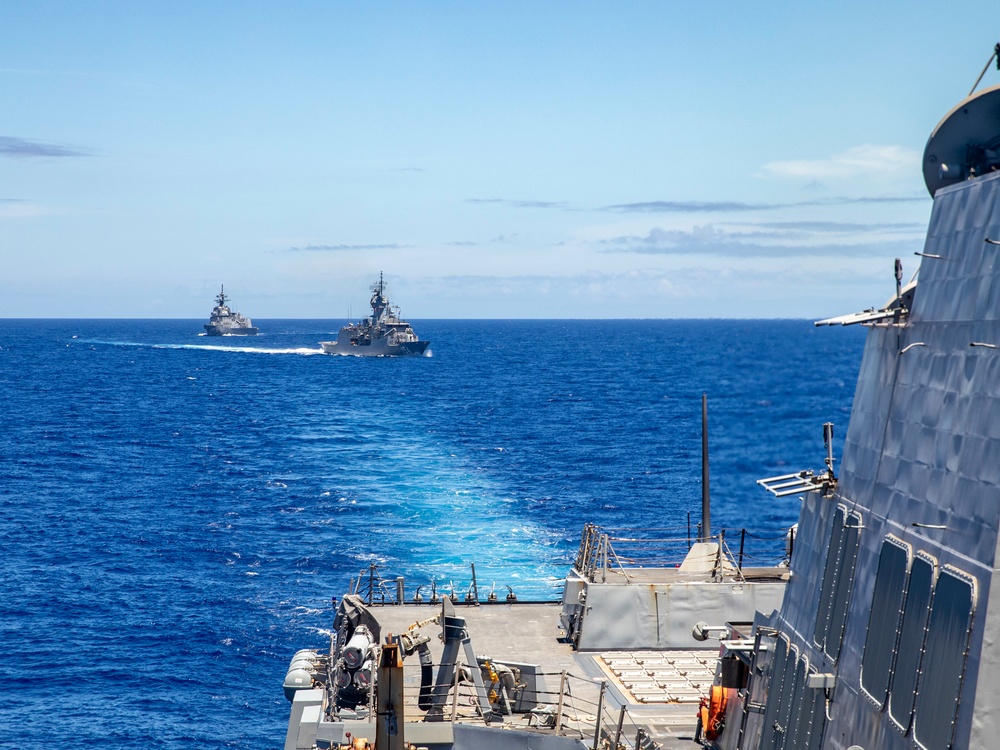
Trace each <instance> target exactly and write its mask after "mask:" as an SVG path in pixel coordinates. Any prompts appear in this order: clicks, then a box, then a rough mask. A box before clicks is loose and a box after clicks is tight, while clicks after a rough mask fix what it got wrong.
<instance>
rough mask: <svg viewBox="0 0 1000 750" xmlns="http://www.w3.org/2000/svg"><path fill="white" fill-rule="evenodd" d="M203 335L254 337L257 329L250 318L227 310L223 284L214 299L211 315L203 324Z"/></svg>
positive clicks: (226, 298) (227, 301) (227, 304)
mask: <svg viewBox="0 0 1000 750" xmlns="http://www.w3.org/2000/svg"><path fill="white" fill-rule="evenodd" d="M205 333H206V334H207V335H209V336H256V335H257V333H258V329H257V328H256V327H254V324H253V321H252V320H250V318H247V317H245V316H243V315H240V314H239V313H238V312H233V311H232V310H230V309H229V298H228V297H227V296H226V286H225V284H223V285H222V288H221V289H220V290H219V294H218V296H216V298H215V307H213V308H212V315H211V317H210V318H209V320H208V322H207V323H206V324H205Z"/></svg>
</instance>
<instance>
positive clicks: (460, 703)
mask: <svg viewBox="0 0 1000 750" xmlns="http://www.w3.org/2000/svg"><path fill="white" fill-rule="evenodd" d="M440 666H442V665H440V664H435V665H434V671H435V673H436V672H437V671H438V668H439V667H440ZM449 666H453V667H454V670H453V672H454V675H455V681H454V683H453V684H452V686H451V688H450V689H449V691H448V695H447V700H446V701H444V703H443V705H442V706H440V708H439V710H437V711H436V712H425V711H424V710H422V709H420V708H419V704H420V701H421V688H420V686H419V685H417V684H415V683H413V682H410V681H406V682H404V686H403V703H404V715H405V718H406V721H432V722H433V721H439V722H451V723H489V724H490V725H492V726H509V727H511V728H515V729H522V730H528V731H537V732H540V733H544V734H557V735H560V736H564V737H576V738H579V739H580V740H581V741H583V742H584V744H585V745H587V747H592V748H595V750H596V749H597V748H608V749H610V750H653V748H655V747H656V745H655V743H653V741H652V740H651V738H650V736H649V733H648V730H647V729H646V728H644V727H643V726H641V725H640V724H638V723H637V722H636V721H635V720H634V718H633V717H632V716H631V714H630V713H629V711H628V706H627V704H623V703H621V702H620V701H619V700H618V698H617V697H616V694H615V692H614V691H612V690H609V689H608V685H609V683H608V681H607V680H604V679H592V678H589V677H580V676H578V675H575V674H573V673H571V672H568V671H562V672H535V673H534V677H535V679H536V681H535V683H534V687H533V690H532V691H531V692H532V696H533V701H532V703H534V704H535V705H534V708H532V709H531V710H530V711H526V712H520V713H514V712H513V711H512V707H513V706H514V705H515V699H516V696H515V695H508V694H507V691H506V689H505V688H503V687H502V686H497V685H494V686H493V691H492V692H490V699H491V700H493V701H494V702H493V703H492V706H491V709H492V710H491V711H490V712H489V715H488V716H486V715H484V712H483V710H482V707H481V705H480V700H481V699H480V697H479V694H478V692H477V689H476V686H475V684H474V683H473V682H472V680H471V679H470V674H471V672H470V670H471V669H478V668H479V667H478V666H475V667H469V666H468V665H466V664H464V663H458V664H455V665H449ZM547 686H551V687H547ZM522 687H523V686H522ZM487 690H488V691H490V688H487ZM366 709H367V711H368V712H369V714H370V715H371V713H372V712H374V710H375V689H374V684H372V685H371V686H370V690H369V693H368V701H367V706H366ZM691 723H692V731H693V729H694V726H693V725H694V723H695V722H694V718H693V717H692V722H691Z"/></svg>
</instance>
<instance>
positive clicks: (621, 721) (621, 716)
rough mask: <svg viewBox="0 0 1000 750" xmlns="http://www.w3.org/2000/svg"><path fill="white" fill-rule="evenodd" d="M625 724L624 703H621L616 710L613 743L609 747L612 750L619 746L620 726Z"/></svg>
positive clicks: (620, 737) (620, 740) (620, 738)
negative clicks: (616, 723)
mask: <svg viewBox="0 0 1000 750" xmlns="http://www.w3.org/2000/svg"><path fill="white" fill-rule="evenodd" d="M624 725H625V704H624V703H623V704H622V707H621V710H620V711H619V712H618V729H616V730H615V744H613V745H612V746H611V747H613V748H614V750H618V748H619V747H621V742H622V727H623V726H624Z"/></svg>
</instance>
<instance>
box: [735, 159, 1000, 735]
mask: <svg viewBox="0 0 1000 750" xmlns="http://www.w3.org/2000/svg"><path fill="white" fill-rule="evenodd" d="M987 237H990V238H1000V173H996V174H992V175H987V176H985V177H981V178H978V179H976V180H972V181H966V182H962V183H959V184H957V185H955V186H953V187H948V188H944V189H941V190H939V191H938V193H937V195H936V196H935V201H934V208H933V213H932V217H931V223H930V228H929V230H928V235H927V241H926V244H925V248H924V253H925V254H926V255H925V258H924V259H923V261H922V263H921V268H920V281H919V285H918V288H917V290H916V295H915V299H914V302H913V309H912V310H911V312H910V314H909V318H908V320H907V321H906V322H905V324H904V325H896V326H894V325H888V326H886V325H881V326H873V327H872V328H871V329H870V331H869V334H868V339H867V342H866V345H865V352H864V357H863V361H862V365H861V371H860V375H859V379H858V386H857V391H856V394H855V400H854V407H853V411H852V414H851V421H850V426H849V428H848V433H847V437H846V441H845V446H844V455H843V463H842V466H841V472H840V479H839V484H838V487H837V491H836V494H835V496H834V497H822V496H821V495H820V494H819V493H811V494H808V495H806V496H805V499H804V501H803V502H804V505H803V509H802V513H801V517H800V522H799V529H798V537H797V543H796V547H795V552H794V556H793V559H792V561H791V568H792V576H791V580H790V581H789V583H788V587H787V590H786V592H785V599H784V603H783V606H782V609H781V610H780V613H779V615H778V617H777V618H776V619H775V620H774V621H773V622H771V623H767V624H771V625H773V626H774V627H775V628H777V629H778V630H779V631H780V632H781V634H782V636H781V637H782V638H787V639H788V642H789V646H788V648H789V649H790V650H791V651H793V652H794V656H795V657H796V658H798V659H799V660H801V659H802V658H803V657H804V658H805V659H807V660H808V672H810V673H818V674H824V673H828V674H835V675H836V687H835V688H834V690H833V691H832V693H831V696H832V702H830V703H829V704H828V705H826V706H825V709H826V710H827V711H828V712H829V716H830V721H829V722H828V723H826V725H825V727H824V726H822V725H823V723H824V722H823V721H822V717H821V716H818V715H816V712H813V718H812V719H811V721H810V720H808V719H807V718H805V717H806V716H807V714H808V712H806V713H802V714H801V715H800V714H799V707H800V706H801V705H805V704H806V703H808V702H809V701H811V700H813V698H814V696H815V695H816V693H815V692H814V691H816V690H818V688H810V687H808V686H807V685H806V684H805V683H806V680H792V681H791V682H790V683H789V684H791V685H793V690H792V692H793V693H794V694H792V695H788V694H787V693H788V690H789V685H788V684H786V685H784V686H783V688H782V692H785V693H786V696H785V700H786V701H790V704H789V706H786V707H785V714H784V717H785V721H786V726H783V727H782V726H779V729H778V730H774V729H773V726H772V728H771V729H770V730H769V729H768V727H767V726H765V724H766V723H767V720H768V718H773V717H774V716H779V715H780V711H779V710H778V708H775V709H774V712H773V714H772V715H768V714H764V716H765V718H764V719H763V720H762V719H760V718H756V717H755V716H754V714H753V712H751V713H749V714H747V717H748V722H747V730H748V731H747V732H746V733H745V736H744V737H743V739H742V741H741V742H740V747H743V748H749V747H756V746H758V741H759V739H760V736H759V733H763V735H764V740H765V742H764V743H763V744H764V745H765V746H767V747H778V748H781V747H784V748H789V749H790V748H791V747H793V745H792V744H791V743H792V742H793V739H795V738H797V739H798V740H800V741H801V740H802V739H803V738H808V744H807V745H806V746H808V747H810V748H811V747H820V746H822V747H824V748H838V749H845V748H848V747H851V746H854V745H857V746H860V747H861V748H865V750H874V749H875V748H883V749H885V750H892V749H894V748H900V749H902V748H911V747H914V743H916V746H918V747H924V748H926V749H927V750H937V748H939V747H940V748H947V747H949V740H948V738H949V737H950V738H951V740H950V746H951V747H955V748H967V747H976V748H978V747H989V746H995V744H996V741H997V739H996V738H997V737H998V736H1000V717H998V708H1000V696H998V689H1000V655H998V654H997V647H998V646H1000V614H998V612H997V607H993V608H992V609H991V608H990V606H989V604H990V589H991V584H992V582H993V578H992V573H993V570H994V566H995V564H996V559H997V555H996V552H997V529H998V522H1000V349H994V348H992V345H996V346H1000V247H998V246H994V245H992V244H989V243H986V242H984V239H985V238H987ZM926 256H940V257H937V258H934V257H926ZM973 342H975V343H978V344H988V345H990V346H970V344H971V343H973ZM835 516H836V517H837V518H838V519H840V526H841V528H840V529H839V532H844V533H842V534H840V537H839V538H841V539H842V540H846V539H848V537H850V536H852V535H853V538H856V541H857V554H856V560H855V562H854V565H853V566H852V565H851V562H850V560H848V561H847V562H845V563H844V564H843V565H842V567H841V568H840V571H841V580H840V584H839V585H840V586H844V585H846V584H847V583H848V582H849V583H850V591H849V592H847V591H845V590H843V589H841V590H840V594H839V596H840V599H841V600H842V603H843V606H846V608H847V609H846V619H845V620H844V627H843V640H842V643H841V646H840V648H839V653H838V649H837V648H836V646H835V645H828V646H827V647H826V648H825V649H824V648H823V647H822V643H820V644H817V640H819V641H822V640H823V638H822V636H821V631H822V629H823V627H826V628H828V629H829V628H830V627H831V622H832V623H833V625H832V627H833V628H834V629H836V624H837V622H838V620H837V615H836V612H835V611H834V610H836V609H837V606H838V605H837V599H838V596H837V594H836V593H829V592H825V591H824V579H825V578H827V577H828V575H829V574H828V567H829V566H828V565H827V555H828V552H827V550H828V547H829V546H830V540H831V534H832V533H833V532H834V524H835ZM845 518H852V519H856V520H852V521H850V522H849V523H851V524H852V525H857V526H858V527H859V528H855V529H853V530H851V531H850V533H847V532H845V531H844V529H843V519H845ZM836 536H837V534H835V533H834V537H836ZM887 537H892V541H891V542H888V543H887V544H890V545H891V546H894V547H895V548H897V549H902V550H905V552H906V560H907V566H908V568H907V570H908V571H912V570H914V569H915V568H914V562H913V561H914V560H915V559H916V558H917V557H919V558H920V559H921V561H922V562H921V563H919V564H918V565H919V566H926V567H929V565H928V564H933V581H934V592H935V594H936V595H938V596H936V599H935V600H932V601H931V603H930V615H929V619H928V620H927V621H925V623H924V628H923V630H922V631H919V632H922V633H925V634H926V633H929V635H925V636H924V638H925V639H926V642H925V643H923V644H922V646H923V650H924V654H923V657H921V656H920V654H919V648H917V649H912V650H910V649H906V648H905V647H906V644H904V643H902V642H899V641H900V635H899V634H900V631H901V630H903V623H904V621H905V619H906V617H907V616H908V615H907V614H906V606H905V604H904V606H903V617H896V616H895V614H894V613H893V614H890V615H886V613H885V612H883V611H882V610H883V607H880V603H879V602H877V601H874V600H873V594H874V591H875V585H876V579H877V575H876V573H877V571H878V570H879V561H880V554H881V553H882V549H883V544H884V543H886V539H887ZM847 544H848V545H849V542H848V543H847ZM923 561H926V562H923ZM922 569H923V567H922ZM907 580H909V577H907ZM942 581H945V584H946V585H943V586H939V585H938V584H940V583H941V582H942ZM963 587H964V588H963ZM918 589H919V585H918V584H914V586H913V590H914V591H917V590H918ZM968 590H971V594H969V597H970V598H971V599H972V600H973V602H974V603H973V607H974V609H973V612H972V617H971V627H967V626H966V625H965V622H966V619H965V618H963V617H962V616H961V612H962V607H963V606H964V604H963V603H962V602H963V596H964V595H965V594H964V593H963V592H966V591H968ZM955 591H958V595H957V597H956V596H955V595H954V592H955ZM824 596H827V597H828V598H827V599H826V600H825V601H826V605H825V607H824V611H825V612H826V614H820V615H817V612H818V610H819V609H820V605H821V602H823V601H824ZM949 597H950V599H951V601H953V602H954V601H957V602H958V605H959V606H957V609H956V611H958V613H959V614H958V615H955V616H952V617H951V619H947V620H940V621H939V620H936V619H935V615H934V606H935V604H936V603H937V602H938V601H939V602H940V603H941V604H942V605H943V604H944V602H945V601H946V600H947V599H948V598H949ZM918 600H919V597H918V596H917V594H914V596H913V601H918ZM904 601H905V600H904ZM896 611H898V610H896ZM944 611H945V610H944V609H943V607H942V609H941V612H944ZM873 612H874V613H875V614H874V615H873V614H872V613H873ZM882 617H885V619H886V621H887V622H888V623H889V624H888V625H887V626H886V627H887V628H888V630H889V632H890V634H891V631H892V628H893V626H894V627H895V636H894V637H893V639H892V640H893V646H892V651H893V653H892V654H889V655H887V654H885V653H882V654H881V658H878V657H876V656H875V654H874V653H873V654H871V655H867V656H866V655H865V653H864V652H865V648H866V637H867V634H868V628H869V620H870V618H882ZM893 620H895V622H893ZM872 621H873V624H874V619H873V620H872ZM913 622H917V620H916V619H914V620H913ZM927 622H930V623H931V627H930V628H927ZM818 623H822V626H823V627H820V626H818ZM942 623H943V624H942ZM914 627H915V628H916V627H917V626H914ZM914 632H918V631H916V630H915V631H914ZM942 634H943V635H942ZM984 634H988V644H989V645H988V647H987V648H986V649H985V650H984ZM835 636H836V634H830V635H829V636H828V637H827V643H828V644H832V640H831V639H832V638H834V637H835ZM967 636H968V637H967ZM903 640H906V639H905V637H904V638H903ZM907 643H916V642H915V641H913V639H912V638H911V639H910V640H909V641H907ZM963 647H965V648H967V658H965V660H964V674H963V673H962V670H961V669H960V668H961V666H962V664H961V661H962V660H961V656H960V655H959V657H958V658H957V659H951V660H950V661H949V663H951V664H958V666H957V667H956V668H955V670H958V680H959V684H960V694H959V695H958V696H957V700H958V706H957V710H955V711H954V716H955V719H954V726H953V727H952V726H951V723H950V715H951V714H952V709H953V707H954V706H955V703H954V702H952V696H953V695H954V693H955V686H954V685H951V684H933V682H932V680H931V678H930V677H928V675H929V674H930V675H933V674H946V675H949V677H948V679H944V680H943V682H944V683H950V681H951V677H950V675H952V671H950V670H951V668H950V667H948V666H947V665H945V666H943V667H940V666H939V667H938V668H937V671H935V667H933V666H929V664H928V662H929V661H931V660H932V659H933V658H934V654H949V653H959V654H960V652H961V650H962V648H963ZM772 648H773V646H772ZM783 648H784V647H782V649H783ZM782 649H778V650H779V651H780V650H782ZM903 650H907V653H908V654H909V655H910V656H912V657H913V661H915V662H919V667H920V677H919V680H920V681H919V683H918V687H917V696H916V699H915V701H914V702H915V705H916V710H915V711H914V714H913V720H912V721H908V717H907V716H905V714H906V711H905V708H898V707H897V708H896V709H895V714H896V716H895V717H891V716H890V713H891V712H890V710H889V709H890V705H889V704H890V702H891V701H892V700H893V692H892V690H893V687H899V686H898V685H895V682H896V681H899V682H901V683H905V680H904V678H903V677H902V676H901V675H900V674H896V673H895V669H896V667H897V666H900V665H902V664H903V663H904V662H905V660H906V657H905V656H904V655H902V653H901V652H902V651H903ZM824 651H826V652H828V653H824ZM872 651H873V652H874V651H875V649H872ZM831 653H832V654H833V655H835V656H836V658H835V659H834V658H832V657H831ZM928 653H929V654H931V656H928ZM921 658H922V661H921ZM802 666H804V665H802ZM865 666H867V667H868V668H869V670H870V672H869V675H867V676H866V684H871V683H873V682H876V683H877V682H879V679H876V677H877V675H875V671H876V669H886V668H888V669H889V670H890V671H889V675H892V676H891V680H892V681H893V682H892V683H890V685H889V699H888V700H886V699H885V698H884V697H883V696H882V695H876V696H871V695H869V694H868V692H867V691H866V690H865V689H864V688H863V687H862V670H863V668H864V667H865ZM889 675H885V678H886V679H887V680H888V679H890V676H889ZM764 676H765V677H766V675H764ZM771 680H772V682H773V683H780V676H779V677H774V676H772V677H771ZM786 682H787V681H786ZM901 690H902V688H900V690H899V691H898V692H901ZM771 692H772V693H774V692H775V691H773V690H772V691H771ZM877 692H879V691H876V693H877ZM911 692H912V691H911ZM922 696H923V698H922ZM758 697H760V698H762V696H760V695H759V693H758ZM771 698H772V700H775V697H774V696H773V695H772V696H771ZM896 700H897V703H898V705H899V706H905V705H906V701H904V700H902V699H896ZM769 710H770V708H769ZM756 716H757V717H759V716H760V714H757V715H756ZM796 716H801V718H802V723H803V726H802V727H795V726H788V724H794V722H795V720H796V719H795V717H796ZM894 718H895V719H898V721H896V720H894ZM778 723H779V724H780V722H778ZM900 724H903V725H905V726H902V727H901V726H899V725H900ZM730 726H732V725H730ZM738 728H739V727H736V729H738ZM821 730H822V733H823V736H822V745H820V744H819V740H820V737H819V735H818V732H819V731H821ZM952 730H953V731H952ZM810 731H811V732H812V734H811V735H810V734H809V732H810ZM796 732H798V734H796ZM728 739H730V740H732V738H731V737H730V738H728Z"/></svg>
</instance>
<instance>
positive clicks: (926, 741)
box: [913, 566, 976, 750]
mask: <svg viewBox="0 0 1000 750" xmlns="http://www.w3.org/2000/svg"><path fill="white" fill-rule="evenodd" d="M975 608H976V587H975V579H973V578H971V577H970V576H968V575H966V574H965V573H962V572H961V571H958V570H955V569H954V568H951V567H947V566H946V567H944V568H943V569H942V570H941V574H940V575H939V576H938V579H937V584H936V585H935V586H934V603H933V605H932V606H931V616H930V623H929V624H928V625H927V645H926V650H925V653H924V661H923V665H922V668H921V674H920V686H919V688H918V691H917V701H916V709H915V711H914V714H913V737H914V739H915V740H916V741H917V744H918V745H919V746H920V747H922V748H925V749H926V750H936V749H937V748H946V747H950V746H951V736H952V731H953V729H954V725H955V711H956V710H957V709H958V698H959V694H960V692H961V687H962V674H963V673H964V671H965V656H966V652H967V650H968V646H969V633H970V632H971V629H972V614H973V612H974V611H975Z"/></svg>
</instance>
